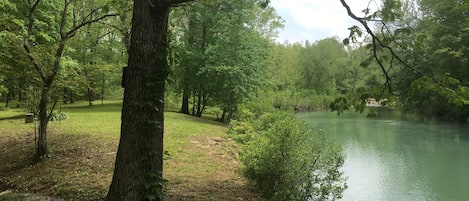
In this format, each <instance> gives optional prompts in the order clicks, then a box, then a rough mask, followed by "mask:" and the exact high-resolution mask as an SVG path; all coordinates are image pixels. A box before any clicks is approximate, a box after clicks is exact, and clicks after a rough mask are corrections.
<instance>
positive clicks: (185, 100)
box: [181, 89, 189, 114]
mask: <svg viewBox="0 0 469 201" xmlns="http://www.w3.org/2000/svg"><path fill="white" fill-rule="evenodd" d="M181 113H183V114H189V90H187V89H184V91H183V93H182V105H181Z"/></svg>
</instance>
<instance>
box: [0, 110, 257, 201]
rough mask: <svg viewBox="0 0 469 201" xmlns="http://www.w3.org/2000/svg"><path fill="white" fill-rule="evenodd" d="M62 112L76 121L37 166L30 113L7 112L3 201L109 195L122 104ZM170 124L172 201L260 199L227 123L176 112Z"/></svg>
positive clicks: (0, 134)
mask: <svg viewBox="0 0 469 201" xmlns="http://www.w3.org/2000/svg"><path fill="white" fill-rule="evenodd" d="M62 110H63V111H64V112H66V113H67V114H68V119H66V120H64V121H58V122H51V123H50V126H49V133H48V137H49V141H48V142H49V148H50V151H51V159H49V160H46V161H44V162H42V163H39V164H35V165H31V164H32V163H31V162H32V156H33V153H34V138H35V132H34V131H35V126H34V124H25V123H24V116H23V115H24V109H21V108H20V109H10V110H8V111H0V161H2V163H0V200H28V199H32V197H33V196H23V195H24V194H25V193H28V194H33V195H35V196H36V198H35V199H39V198H43V197H40V196H37V195H42V196H44V197H58V198H60V200H102V198H103V197H104V196H105V195H106V192H107V189H108V187H109V184H110V182H111V178H112V171H113V166H114V159H115V154H116V150H117V145H118V140H119V132H120V112H121V103H120V102H117V101H115V102H112V101H108V102H105V105H104V106H101V105H95V106H91V107H90V106H87V104H86V103H85V102H80V103H76V104H69V105H64V106H62ZM165 118H166V119H165V126H166V127H165V150H167V151H168V152H169V154H170V155H169V156H167V159H166V160H165V167H164V168H165V170H164V171H165V172H164V177H165V178H167V179H168V180H169V184H168V186H167V192H168V197H167V199H166V200H170V201H171V200H257V199H258V197H257V196H256V195H255V194H254V193H253V192H252V188H251V187H250V186H249V185H248V184H247V182H246V180H245V179H244V178H242V177H241V176H240V175H239V174H238V173H237V172H238V162H237V159H236V158H237V148H236V145H235V143H234V142H233V141H232V140H231V139H229V138H227V136H226V134H225V132H226V127H225V126H224V125H223V124H219V123H217V122H214V121H211V120H207V119H201V118H194V117H191V116H186V115H182V114H178V113H172V112H168V113H166V114H165ZM7 190H12V191H11V192H9V191H7ZM1 192H3V193H1ZM15 192H17V193H15ZM18 192H19V193H18ZM26 197H29V198H28V199H26Z"/></svg>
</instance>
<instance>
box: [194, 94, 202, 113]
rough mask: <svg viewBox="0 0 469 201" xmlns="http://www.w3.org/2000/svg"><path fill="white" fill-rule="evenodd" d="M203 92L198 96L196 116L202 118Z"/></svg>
mask: <svg viewBox="0 0 469 201" xmlns="http://www.w3.org/2000/svg"><path fill="white" fill-rule="evenodd" d="M202 93H203V92H202V90H201V91H199V93H198V94H197V114H196V115H195V116H197V117H201V116H202Z"/></svg>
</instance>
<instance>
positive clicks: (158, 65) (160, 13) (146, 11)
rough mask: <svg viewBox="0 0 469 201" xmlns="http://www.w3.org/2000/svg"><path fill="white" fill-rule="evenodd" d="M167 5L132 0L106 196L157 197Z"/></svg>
mask: <svg viewBox="0 0 469 201" xmlns="http://www.w3.org/2000/svg"><path fill="white" fill-rule="evenodd" d="M169 10H170V5H166V4H165V3H164V2H163V1H134V11H133V18H132V31H131V33H132V36H131V42H130V48H129V60H128V71H127V72H126V73H127V75H126V76H125V77H126V80H125V81H124V83H126V85H125V91H124V103H123V108H122V123H121V138H120V142H119V148H118V151H117V156H116V163H115V169H114V175H113V178H112V183H111V186H110V188H109V192H108V194H107V197H106V200H108V201H142V200H161V199H162V198H160V197H159V195H160V193H158V191H161V190H162V186H161V178H162V171H163V129H164V116H163V112H164V102H163V100H164V89H165V80H166V77H167V68H168V64H167V60H166V58H167V54H168V52H167V51H168V50H167V46H168V41H167V27H168V15H169ZM153 196H155V197H153ZM150 198H151V199H150Z"/></svg>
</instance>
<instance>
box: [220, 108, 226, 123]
mask: <svg viewBox="0 0 469 201" xmlns="http://www.w3.org/2000/svg"><path fill="white" fill-rule="evenodd" d="M225 116H226V109H223V112H222V113H221V117H220V122H225Z"/></svg>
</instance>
